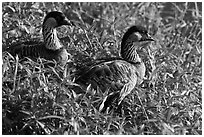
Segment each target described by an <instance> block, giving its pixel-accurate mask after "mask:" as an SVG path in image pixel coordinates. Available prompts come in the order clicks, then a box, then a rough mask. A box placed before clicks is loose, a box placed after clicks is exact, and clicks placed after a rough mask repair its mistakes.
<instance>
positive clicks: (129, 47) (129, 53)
mask: <svg viewBox="0 0 204 137" xmlns="http://www.w3.org/2000/svg"><path fill="white" fill-rule="evenodd" d="M134 44H136V43H132V42H129V43H126V44H125V45H122V46H121V56H122V58H123V59H124V60H126V61H128V62H131V63H139V62H142V60H141V58H140V57H139V55H138V53H137V47H138V46H136V45H134Z"/></svg>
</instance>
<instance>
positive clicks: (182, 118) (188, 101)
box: [2, 2, 202, 135]
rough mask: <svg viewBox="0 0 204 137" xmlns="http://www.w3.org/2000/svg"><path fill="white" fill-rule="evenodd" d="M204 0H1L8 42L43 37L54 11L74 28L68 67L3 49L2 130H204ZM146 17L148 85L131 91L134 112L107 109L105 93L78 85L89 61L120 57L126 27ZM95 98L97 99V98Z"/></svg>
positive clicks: (65, 38)
mask: <svg viewBox="0 0 204 137" xmlns="http://www.w3.org/2000/svg"><path fill="white" fill-rule="evenodd" d="M201 4H202V3H61V2H60V3H57V2H56V3H35V2H29V3H12V2H4V3H2V43H3V45H2V48H3V51H4V50H5V49H6V47H8V46H12V44H13V43H20V42H21V41H26V40H32V41H38V40H42V34H41V24H42V21H43V18H44V16H45V15H46V13H47V12H48V11H52V10H59V11H62V12H63V13H65V14H66V16H67V17H68V18H69V19H70V20H72V21H74V22H75V23H76V24H77V26H75V27H61V28H59V29H58V31H59V33H58V34H59V37H60V40H61V41H62V43H63V44H64V45H65V46H66V48H67V50H68V51H69V52H70V53H71V54H72V56H73V58H72V61H71V62H70V63H68V65H67V66H66V67H65V69H62V68H60V67H59V66H55V67H49V68H47V67H45V66H44V64H45V63H46V62H48V61H46V60H44V59H39V60H38V61H37V62H34V61H32V60H30V59H28V60H27V61H25V62H23V63H22V62H20V61H19V59H18V57H13V56H11V55H10V54H8V53H6V52H3V55H2V60H3V64H2V134H106V135H110V134H142V135H143V134H150V135H152V134H176V135H178V134H179V135H180V134H182V135H183V134H190V135H197V134H199V135H201V134H202V93H201V90H202V88H201V87H202V84H201V83H202V78H201V76H202V72H201V70H202V57H201V55H202V39H201V37H202V36H201V35H202V24H201V22H202V8H201V7H202V5H201ZM135 24H140V25H143V26H145V27H146V28H148V30H149V32H150V34H151V35H152V36H153V37H154V38H155V39H156V42H154V43H153V44H152V45H151V50H150V52H151V56H150V57H148V58H147V59H146V64H147V68H148V71H147V74H146V80H145V81H146V82H145V84H144V85H143V87H138V88H136V89H135V92H133V93H131V95H129V96H128V97H127V98H126V102H127V107H126V108H127V109H128V110H130V112H131V113H130V114H129V115H128V116H127V115H125V114H123V115H122V116H121V115H115V114H114V113H112V114H101V113H99V112H98V110H97V109H96V107H95V106H94V103H95V102H97V101H100V100H101V99H102V96H103V94H102V93H100V92H99V93H98V91H97V92H96V91H93V90H91V89H90V88H87V91H85V93H86V94H79V93H78V90H77V89H75V88H73V85H76V84H75V83H74V76H72V72H73V71H75V69H76V68H77V67H78V66H81V65H83V64H84V63H85V62H88V61H91V60H94V59H99V58H109V57H114V56H119V50H120V42H121V38H122V35H123V34H124V32H125V31H126V29H127V28H128V27H130V26H132V25H135ZM94 101H95V102H94Z"/></svg>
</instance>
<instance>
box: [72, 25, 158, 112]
mask: <svg viewBox="0 0 204 137" xmlns="http://www.w3.org/2000/svg"><path fill="white" fill-rule="evenodd" d="M151 41H154V39H153V38H152V37H151V36H150V35H149V34H148V32H147V30H146V29H145V28H144V27H142V26H132V27H130V28H129V29H128V30H127V32H126V33H125V34H124V36H123V38H122V42H121V58H118V59H114V60H110V59H107V61H102V62H100V63H95V64H94V65H93V66H91V67H89V68H88V70H86V71H85V72H81V73H80V74H81V75H80V76H78V78H76V83H78V84H80V85H82V86H83V87H87V86H88V85H91V87H92V88H94V89H97V87H99V88H100V90H101V91H103V92H108V95H107V96H106V97H105V98H104V99H103V101H102V103H101V105H100V107H99V111H101V112H105V111H106V110H110V109H111V108H113V107H112V106H113V104H116V105H117V106H118V105H120V103H121V101H123V99H124V98H125V97H126V96H127V95H128V94H130V93H131V91H132V90H133V89H134V87H135V86H138V85H140V84H141V83H142V81H143V78H144V76H145V71H146V68H145V64H144V63H143V61H142V59H141V57H140V54H141V53H140V51H142V50H143V49H144V47H147V46H148V45H149V43H150V42H151ZM108 108H109V109H108Z"/></svg>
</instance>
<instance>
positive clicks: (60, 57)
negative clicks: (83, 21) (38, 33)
mask: <svg viewBox="0 0 204 137" xmlns="http://www.w3.org/2000/svg"><path fill="white" fill-rule="evenodd" d="M62 25H71V23H70V21H69V20H68V19H67V18H66V17H65V15H64V14H63V13H61V12H58V11H52V12H49V13H48V14H47V15H46V17H45V19H44V21H43V25H42V32H43V39H44V41H43V42H42V41H24V42H21V43H17V44H15V45H11V46H10V47H9V48H8V50H7V51H8V52H9V53H11V54H12V55H13V56H15V55H18V56H19V57H20V58H23V57H29V58H32V59H35V58H38V57H42V58H45V59H47V60H55V61H56V62H57V63H59V64H60V65H63V66H64V65H65V64H66V62H67V61H68V59H69V53H68V52H67V50H66V49H65V47H64V46H63V45H62V44H61V43H60V41H59V39H58V37H57V30H56V28H57V27H60V26H62Z"/></svg>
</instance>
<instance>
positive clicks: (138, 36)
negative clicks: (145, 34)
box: [134, 32, 142, 41]
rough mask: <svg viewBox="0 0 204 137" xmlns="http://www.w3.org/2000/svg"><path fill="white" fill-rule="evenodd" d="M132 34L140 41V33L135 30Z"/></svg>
mask: <svg viewBox="0 0 204 137" xmlns="http://www.w3.org/2000/svg"><path fill="white" fill-rule="evenodd" d="M134 35H135V36H136V39H137V40H138V41H140V40H141V39H142V35H141V34H140V33H139V32H135V33H134Z"/></svg>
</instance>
